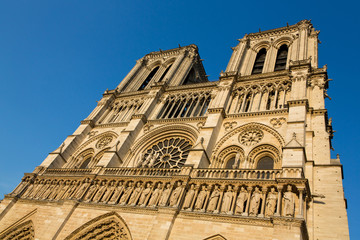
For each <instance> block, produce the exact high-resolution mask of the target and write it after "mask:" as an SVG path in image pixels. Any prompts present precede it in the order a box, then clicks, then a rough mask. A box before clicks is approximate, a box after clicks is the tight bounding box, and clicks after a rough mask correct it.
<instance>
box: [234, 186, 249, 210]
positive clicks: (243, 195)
mask: <svg viewBox="0 0 360 240" xmlns="http://www.w3.org/2000/svg"><path fill="white" fill-rule="evenodd" d="M248 197H249V193H248V192H247V191H246V189H245V187H241V189H240V193H239V196H238V197H237V199H236V208H235V214H241V213H243V212H244V204H245V201H247V199H248Z"/></svg>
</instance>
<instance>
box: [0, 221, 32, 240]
mask: <svg viewBox="0 0 360 240" xmlns="http://www.w3.org/2000/svg"><path fill="white" fill-rule="evenodd" d="M0 239H2V240H15V239H16V240H32V239H35V234H34V226H33V223H32V221H31V220H29V221H26V222H24V223H22V224H20V225H18V226H14V227H13V228H10V229H9V230H7V231H5V232H4V233H2V234H0Z"/></svg>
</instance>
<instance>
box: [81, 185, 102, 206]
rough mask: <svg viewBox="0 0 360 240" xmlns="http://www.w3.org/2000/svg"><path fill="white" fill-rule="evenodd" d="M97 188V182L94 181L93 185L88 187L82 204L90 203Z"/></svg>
mask: <svg viewBox="0 0 360 240" xmlns="http://www.w3.org/2000/svg"><path fill="white" fill-rule="evenodd" d="M98 187H99V183H98V182H97V181H95V182H94V184H93V185H91V186H90V188H89V190H88V192H87V193H86V195H85V197H84V202H90V201H91V200H92V198H93V196H94V195H95V193H96V191H97V189H98Z"/></svg>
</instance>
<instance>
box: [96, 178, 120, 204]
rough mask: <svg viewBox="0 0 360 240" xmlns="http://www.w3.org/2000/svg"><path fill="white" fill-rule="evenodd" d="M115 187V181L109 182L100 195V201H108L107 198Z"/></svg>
mask: <svg viewBox="0 0 360 240" xmlns="http://www.w3.org/2000/svg"><path fill="white" fill-rule="evenodd" d="M115 188H116V186H115V182H114V181H111V182H109V185H108V187H107V188H106V191H105V193H104V195H103V196H102V198H101V200H100V202H102V203H107V202H108V201H109V198H110V197H111V194H112V193H113V192H114V190H115Z"/></svg>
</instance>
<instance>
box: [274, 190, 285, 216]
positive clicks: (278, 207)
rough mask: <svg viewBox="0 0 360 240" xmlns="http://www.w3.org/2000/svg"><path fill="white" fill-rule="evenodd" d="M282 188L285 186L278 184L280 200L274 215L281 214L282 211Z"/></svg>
mask: <svg viewBox="0 0 360 240" xmlns="http://www.w3.org/2000/svg"><path fill="white" fill-rule="evenodd" d="M282 188H283V186H278V187H277V189H278V200H277V205H276V212H275V214H274V216H280V213H281V199H282V196H281V191H282Z"/></svg>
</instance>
